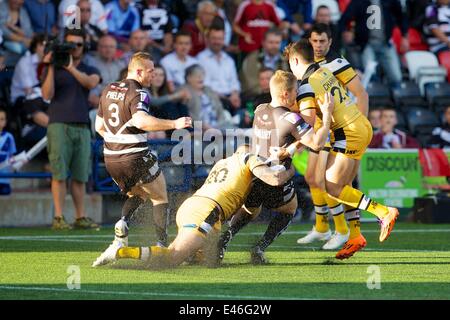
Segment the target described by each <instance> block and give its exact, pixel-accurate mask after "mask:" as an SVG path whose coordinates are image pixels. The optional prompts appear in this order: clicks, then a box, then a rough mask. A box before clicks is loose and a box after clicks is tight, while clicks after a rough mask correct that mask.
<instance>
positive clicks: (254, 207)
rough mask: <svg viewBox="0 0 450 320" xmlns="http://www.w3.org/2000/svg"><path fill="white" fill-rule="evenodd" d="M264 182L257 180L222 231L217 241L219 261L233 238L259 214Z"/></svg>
mask: <svg viewBox="0 0 450 320" xmlns="http://www.w3.org/2000/svg"><path fill="white" fill-rule="evenodd" d="M264 185H265V184H264V182H262V181H261V180H259V179H258V180H256V181H255V182H254V183H253V186H252V189H251V191H250V193H249V194H248V196H247V199H246V200H245V204H244V205H243V206H242V207H241V208H239V209H238V210H237V211H236V213H234V214H233V216H232V219H231V220H230V223H229V227H228V229H227V230H226V231H224V232H223V233H222V235H221V236H220V238H219V241H218V243H217V260H218V261H217V263H220V261H221V260H223V257H224V254H225V251H226V249H227V247H228V244H229V243H230V241H231V239H232V238H233V237H234V236H235V235H236V234H237V233H238V232H239V231H240V230H241V229H242V228H243V227H245V226H246V225H247V224H248V223H249V222H250V221H252V219H253V217H254V216H256V215H257V214H259V212H260V208H261V205H262V202H263V197H264V194H263V193H264Z"/></svg>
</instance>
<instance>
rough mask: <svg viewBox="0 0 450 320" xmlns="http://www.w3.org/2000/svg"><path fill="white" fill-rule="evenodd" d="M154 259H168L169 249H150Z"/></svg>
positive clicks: (155, 247)
mask: <svg viewBox="0 0 450 320" xmlns="http://www.w3.org/2000/svg"><path fill="white" fill-rule="evenodd" d="M150 251H151V255H152V257H166V256H167V255H168V253H169V249H167V248H161V247H158V246H152V247H150Z"/></svg>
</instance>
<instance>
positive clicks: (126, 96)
mask: <svg viewBox="0 0 450 320" xmlns="http://www.w3.org/2000/svg"><path fill="white" fill-rule="evenodd" d="M149 103H150V97H149V94H148V92H147V91H146V90H145V89H143V88H142V86H141V85H140V84H139V83H138V82H137V81H135V80H131V79H126V80H123V81H121V82H119V83H112V84H110V85H109V86H107V87H106V88H105V90H104V91H103V93H102V96H101V98H100V105H99V109H98V115H99V117H101V118H102V119H103V124H104V127H105V135H104V140H105V146H104V154H105V157H107V158H108V159H110V160H123V159H125V158H130V157H131V158H136V157H140V156H143V155H145V153H146V152H147V151H148V143H147V133H146V131H144V130H141V129H139V128H137V127H135V126H134V123H133V115H134V114H135V113H136V112H138V111H143V112H145V113H149V110H150V109H149Z"/></svg>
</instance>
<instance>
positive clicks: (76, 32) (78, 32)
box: [64, 28, 86, 41]
mask: <svg viewBox="0 0 450 320" xmlns="http://www.w3.org/2000/svg"><path fill="white" fill-rule="evenodd" d="M68 36H76V37H81V38H83V41H85V40H86V31H85V30H84V29H83V28H75V29H69V28H65V29H64V39H66V38H67V37H68Z"/></svg>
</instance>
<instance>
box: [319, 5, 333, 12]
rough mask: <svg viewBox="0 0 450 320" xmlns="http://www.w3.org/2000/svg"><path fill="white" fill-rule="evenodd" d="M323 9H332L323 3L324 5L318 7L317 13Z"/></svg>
mask: <svg viewBox="0 0 450 320" xmlns="http://www.w3.org/2000/svg"><path fill="white" fill-rule="evenodd" d="M321 9H327V10H330V8H329V7H328V6H326V5H324V4H322V5H320V6H318V7H317V10H316V13H317V11H319V10H321Z"/></svg>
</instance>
